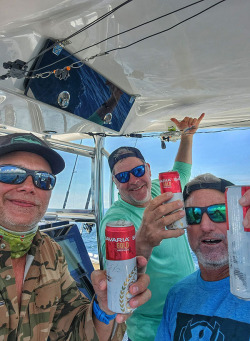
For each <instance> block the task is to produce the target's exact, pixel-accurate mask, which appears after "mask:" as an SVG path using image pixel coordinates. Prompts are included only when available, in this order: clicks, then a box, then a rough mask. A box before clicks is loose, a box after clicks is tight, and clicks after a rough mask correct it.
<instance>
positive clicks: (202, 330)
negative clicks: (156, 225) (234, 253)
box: [156, 174, 250, 341]
mask: <svg viewBox="0 0 250 341" xmlns="http://www.w3.org/2000/svg"><path fill="white" fill-rule="evenodd" d="M231 185H233V184H232V183H231V182H229V181H227V180H224V179H220V178H217V177H215V176H213V175H212V174H203V175H200V176H198V177H196V178H195V179H193V180H192V181H190V182H189V183H188V184H187V185H186V187H185V189H184V192H183V195H184V200H185V207H186V208H185V210H186V216H187V222H188V229H187V233H188V240H189V243H190V246H191V248H192V250H193V251H194V253H195V254H196V256H197V259H198V263H199V270H198V271H197V272H195V273H193V274H191V275H190V276H188V277H187V278H185V279H184V280H182V281H180V282H179V283H178V284H176V285H175V286H174V287H173V288H172V289H171V290H170V291H169V294H168V296H167V300H166V304H165V307H164V313H163V318H162V321H161V324H160V326H159V329H158V333H157V336H156V340H164V341H173V340H180V341H184V340H192V341H195V340H197V341H198V340H202V341H212V340H213V341H227V340H228V341H239V340H240V341H249V340H250V319H249V316H250V302H249V301H244V300H241V299H239V298H237V297H235V296H233V295H232V294H231V293H230V285H229V263H228V246H227V223H226V208H225V194H224V193H225V190H226V186H231Z"/></svg>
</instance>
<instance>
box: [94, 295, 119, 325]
mask: <svg viewBox="0 0 250 341" xmlns="http://www.w3.org/2000/svg"><path fill="white" fill-rule="evenodd" d="M93 313H94V314H95V317H96V318H97V320H99V321H101V322H103V323H105V324H109V322H110V321H112V320H114V319H115V317H116V315H117V314H112V315H109V314H107V313H105V311H103V310H102V309H101V308H100V306H99V303H98V301H97V297H96V295H95V298H94V301H93Z"/></svg>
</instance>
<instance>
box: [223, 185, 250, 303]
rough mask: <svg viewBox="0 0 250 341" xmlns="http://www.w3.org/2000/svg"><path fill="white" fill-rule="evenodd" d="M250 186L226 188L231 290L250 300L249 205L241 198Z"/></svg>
mask: <svg viewBox="0 0 250 341" xmlns="http://www.w3.org/2000/svg"><path fill="white" fill-rule="evenodd" d="M249 189H250V186H229V187H227V188H226V192H225V195H226V215H227V240H228V254H229V273H230V291H231V293H232V294H233V295H235V296H237V297H238V298H241V299H244V300H248V301H249V300H250V274H249V265H250V253H249V248H250V229H248V228H245V227H244V226H243V219H244V217H245V215H246V212H247V210H248V209H249V206H248V207H242V206H241V205H240V204H239V199H240V198H241V197H242V196H243V195H244V194H245V192H246V191H247V190H249Z"/></svg>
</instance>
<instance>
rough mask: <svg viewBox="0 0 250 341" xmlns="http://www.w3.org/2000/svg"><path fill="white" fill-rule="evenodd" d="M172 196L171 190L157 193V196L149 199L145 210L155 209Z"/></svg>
mask: <svg viewBox="0 0 250 341" xmlns="http://www.w3.org/2000/svg"><path fill="white" fill-rule="evenodd" d="M172 197H173V193H172V192H165V193H162V194H160V195H158V196H157V197H155V198H154V199H153V200H151V202H150V204H149V205H148V207H147V208H146V210H147V211H149V212H150V211H155V210H156V209H157V207H159V206H161V205H162V204H163V203H165V202H166V201H169V200H170V199H171V198H172Z"/></svg>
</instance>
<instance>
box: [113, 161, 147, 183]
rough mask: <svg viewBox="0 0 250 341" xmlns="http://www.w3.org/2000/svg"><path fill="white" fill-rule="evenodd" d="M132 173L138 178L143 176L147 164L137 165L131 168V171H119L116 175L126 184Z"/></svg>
mask: <svg viewBox="0 0 250 341" xmlns="http://www.w3.org/2000/svg"><path fill="white" fill-rule="evenodd" d="M130 173H132V174H133V175H134V176H136V177H137V178H140V177H141V176H143V175H144V174H145V165H140V166H137V167H135V168H133V169H131V170H130V171H126V172H121V173H118V174H116V175H115V177H116V179H117V180H118V181H119V182H121V183H123V184H124V183H126V182H128V181H129V179H130Z"/></svg>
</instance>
